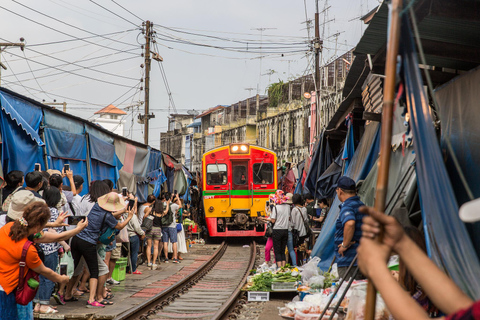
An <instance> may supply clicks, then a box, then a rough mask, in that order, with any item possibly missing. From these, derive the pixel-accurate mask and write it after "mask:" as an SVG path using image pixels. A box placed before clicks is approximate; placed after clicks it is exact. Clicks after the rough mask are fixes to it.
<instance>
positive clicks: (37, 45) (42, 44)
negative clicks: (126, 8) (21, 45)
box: [28, 29, 138, 47]
mask: <svg viewBox="0 0 480 320" xmlns="http://www.w3.org/2000/svg"><path fill="white" fill-rule="evenodd" d="M136 30H138V29H128V30H125V31H116V32H110V33H104V34H99V35H95V36H89V37H84V38H75V39H69V40H59V41H52V42H44V43H34V44H29V45H28V46H29V47H39V46H48V45H51V44H60V43H67V42H72V41H79V40H86V39H92V38H98V37H102V38H104V37H106V36H111V35H116V34H120V33H126V32H131V31H136Z"/></svg>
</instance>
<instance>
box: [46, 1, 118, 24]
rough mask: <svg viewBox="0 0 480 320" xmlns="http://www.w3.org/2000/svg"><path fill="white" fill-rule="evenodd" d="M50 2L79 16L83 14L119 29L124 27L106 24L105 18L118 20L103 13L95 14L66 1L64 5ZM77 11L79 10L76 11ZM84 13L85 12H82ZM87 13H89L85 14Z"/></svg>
mask: <svg viewBox="0 0 480 320" xmlns="http://www.w3.org/2000/svg"><path fill="white" fill-rule="evenodd" d="M50 2H53V3H54V4H56V5H58V6H61V7H63V8H65V9H67V10H70V11H73V12H75V13H77V14H81V15H83V16H85V17H88V18H90V19H94V20H97V21H99V22H102V23H108V24H109V25H114V26H117V27H122V28H123V26H120V25H119V24H116V23H112V22H106V21H105V18H106V19H109V20H114V21H117V19H116V18H114V17H112V16H110V15H106V14H101V13H98V12H95V11H92V10H88V9H85V8H82V7H80V6H76V5H74V4H72V3H69V2H66V1H65V0H63V1H61V2H62V3H58V2H56V1H54V0H50ZM70 7H73V8H75V9H72V8H70ZM76 9H77V10H76ZM82 11H83V12H82ZM85 12H87V13H85Z"/></svg>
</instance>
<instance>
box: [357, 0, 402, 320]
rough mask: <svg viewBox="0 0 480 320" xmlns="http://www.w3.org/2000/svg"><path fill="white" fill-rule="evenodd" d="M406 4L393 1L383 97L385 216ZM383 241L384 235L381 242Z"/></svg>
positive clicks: (371, 298) (370, 308) (371, 310)
mask: <svg viewBox="0 0 480 320" xmlns="http://www.w3.org/2000/svg"><path fill="white" fill-rule="evenodd" d="M401 10H402V0H393V1H392V14H391V20H390V28H389V30H390V33H389V35H388V44H387V57H386V61H385V86H384V88H385V89H384V93H383V110H382V132H381V140H380V160H379V165H378V177H377V188H376V193H375V209H376V210H378V211H380V212H384V211H385V202H386V197H387V188H388V171H389V168H390V154H391V144H392V126H393V104H394V99H395V75H396V68H397V55H398V47H399V42H400V11H401ZM382 238H383V231H382V232H381V234H380V236H379V238H378V241H381V240H382ZM376 297H377V292H376V289H375V287H374V285H373V283H372V281H369V282H368V287H367V301H366V310H365V320H373V319H374V317H375V303H376Z"/></svg>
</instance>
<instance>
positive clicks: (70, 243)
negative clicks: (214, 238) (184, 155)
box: [0, 167, 189, 319]
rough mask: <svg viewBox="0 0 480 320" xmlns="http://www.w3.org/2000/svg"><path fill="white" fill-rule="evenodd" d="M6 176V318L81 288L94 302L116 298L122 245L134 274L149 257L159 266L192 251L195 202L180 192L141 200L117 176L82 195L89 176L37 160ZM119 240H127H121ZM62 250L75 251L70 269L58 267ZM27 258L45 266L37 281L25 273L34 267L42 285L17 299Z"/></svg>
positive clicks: (26, 314) (60, 300)
mask: <svg viewBox="0 0 480 320" xmlns="http://www.w3.org/2000/svg"><path fill="white" fill-rule="evenodd" d="M64 180H66V181H68V184H66V185H64V183H63V182H64ZM5 181H6V182H7V185H6V186H5V187H4V188H3V189H2V209H3V211H2V213H1V214H0V243H1V244H2V245H1V246H0V274H2V277H0V319H33V313H34V312H37V313H45V314H53V313H57V312H58V310H57V309H56V307H55V306H54V305H53V304H52V303H51V302H52V301H56V303H57V304H65V303H68V302H73V301H78V300H79V299H78V297H79V296H82V295H85V296H86V297H88V299H87V302H86V306H87V307H89V308H103V307H105V306H108V305H113V304H114V302H113V301H112V299H113V298H114V294H113V293H112V292H111V290H110V289H109V288H108V286H107V285H106V284H110V285H114V284H118V283H119V282H118V281H116V280H114V279H113V278H112V273H113V271H114V269H115V265H116V261H117V260H118V259H119V258H120V257H121V256H122V250H123V255H129V258H130V261H131V262H130V264H129V271H128V272H129V273H131V274H142V272H140V271H139V270H138V269H137V265H138V263H139V262H140V263H141V262H142V261H143V260H145V261H147V263H148V267H149V268H151V269H152V270H155V269H157V267H158V265H157V263H158V261H161V262H164V263H168V262H169V254H170V255H171V258H172V259H171V261H172V262H173V263H180V261H181V260H182V259H183V258H182V257H181V254H182V253H186V252H187V248H186V244H185V231H184V230H183V225H182V223H181V221H182V218H185V217H188V216H189V206H188V205H184V203H183V199H180V197H179V195H178V194H177V193H176V192H174V193H172V194H170V193H162V194H161V195H160V196H159V197H158V198H157V197H155V196H154V195H149V196H148V197H147V202H145V203H143V204H140V203H138V199H137V198H136V197H135V196H134V195H133V194H131V193H129V192H128V190H126V188H124V190H121V192H118V191H116V190H114V189H113V186H114V184H113V182H112V181H110V180H97V181H92V183H91V184H90V186H89V189H88V193H87V194H85V195H84V196H80V193H82V190H83V185H84V179H83V178H82V177H81V176H79V175H74V174H73V172H72V171H71V170H70V169H69V168H68V167H65V168H63V170H62V171H59V170H47V171H41V170H40V169H38V170H37V168H36V170H35V171H32V172H28V173H27V174H25V175H24V174H23V172H21V171H11V172H9V173H8V174H7V175H6V177H5ZM148 221H151V222H152V223H150V224H149V223H148ZM177 221H178V222H180V223H178V222H177ZM117 240H118V241H117ZM120 241H122V242H129V246H125V247H124V248H122V243H121V242H120ZM179 241H180V243H179ZM125 249H128V250H125ZM24 250H27V251H26V253H25V257H22V252H23V251H24ZM64 255H71V257H72V258H73V263H72V264H73V269H74V270H73V275H71V276H68V275H66V274H64V273H65V272H63V271H62V268H60V265H59V261H61V259H62V258H63V257H64ZM139 257H140V259H139ZM21 260H22V261H24V262H25V265H24V266H25V268H26V270H33V271H34V272H35V273H37V274H39V277H38V281H37V280H36V279H37V278H34V277H33V278H32V279H27V278H28V277H29V274H27V276H26V278H25V279H26V280H28V286H30V288H31V289H34V290H36V294H35V297H34V298H33V297H32V298H33V301H32V300H31V299H30V300H29V302H28V303H26V305H23V304H20V303H17V302H18V297H16V294H18V291H22V290H20V289H19V288H17V287H18V286H19V285H21V284H20V283H21V282H20V281H19V279H20V278H21V275H20V274H19V273H20V264H21V263H20V262H21ZM139 260H140V261H139ZM32 280H33V281H32ZM35 282H36V283H35ZM24 285H27V284H24Z"/></svg>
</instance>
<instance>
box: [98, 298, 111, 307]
mask: <svg viewBox="0 0 480 320" xmlns="http://www.w3.org/2000/svg"><path fill="white" fill-rule="evenodd" d="M98 303H100V304H103V305H104V306H111V305H113V302H112V301H108V300H107V299H103V300H102V301H100V302H98Z"/></svg>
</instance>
